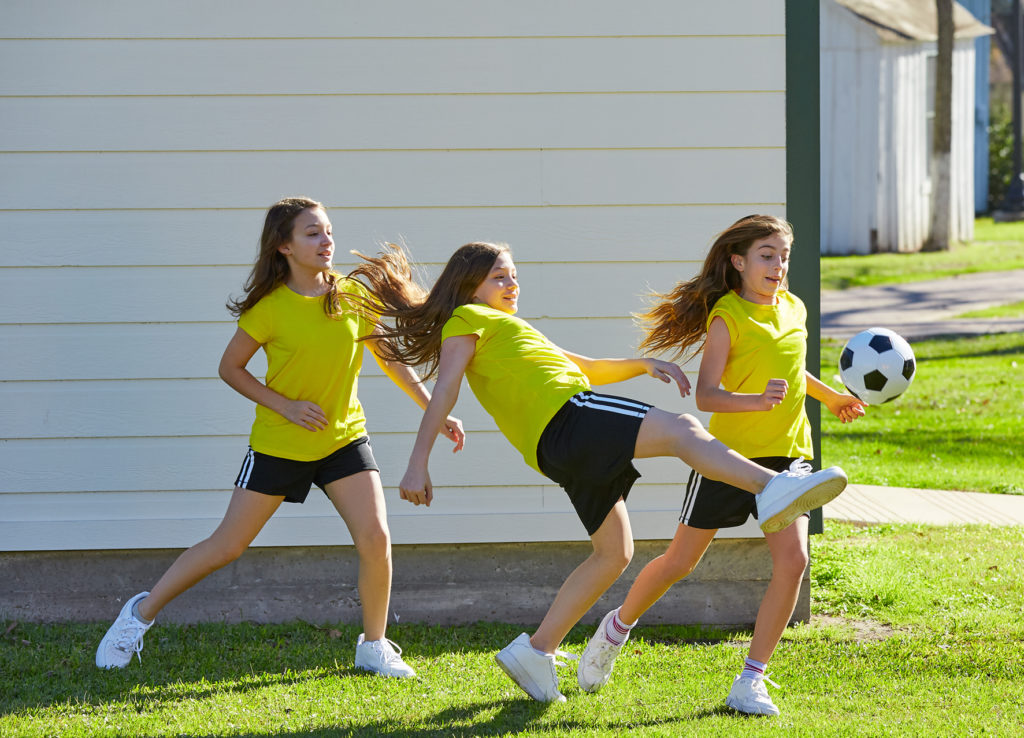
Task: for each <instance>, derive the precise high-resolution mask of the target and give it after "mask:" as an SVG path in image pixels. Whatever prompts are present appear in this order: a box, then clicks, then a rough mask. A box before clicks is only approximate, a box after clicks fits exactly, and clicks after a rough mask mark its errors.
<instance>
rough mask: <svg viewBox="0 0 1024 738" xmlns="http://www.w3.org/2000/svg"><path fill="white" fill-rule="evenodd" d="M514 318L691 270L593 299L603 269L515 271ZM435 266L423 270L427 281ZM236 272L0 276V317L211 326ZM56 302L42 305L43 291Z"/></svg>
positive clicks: (632, 270) (623, 299) (603, 311)
mask: <svg viewBox="0 0 1024 738" xmlns="http://www.w3.org/2000/svg"><path fill="white" fill-rule="evenodd" d="M518 266H519V281H520V285H521V290H522V296H521V297H520V316H521V317H523V318H524V319H526V320H532V319H535V318H538V317H552V316H554V317H561V318H617V317H622V316H624V315H629V314H630V313H632V312H635V311H637V310H640V309H641V308H642V307H643V305H644V303H643V300H642V298H641V295H643V294H645V293H647V292H649V291H650V290H651V289H654V290H657V291H666V290H668V289H669V288H671V287H672V285H673V284H674V282H675V281H676V280H677V279H681V278H683V277H685V276H687V273H688V271H689V268H690V267H689V265H687V266H686V267H682V266H679V267H675V268H672V269H660V270H659V269H652V268H651V265H650V264H646V263H640V264H635V263H631V262H625V261H624V262H620V263H617V264H615V265H614V267H613V268H614V270H615V272H616V278H617V285H618V286H619V288H618V289H615V290H601V291H600V292H599V293H595V289H594V285H595V284H601V280H603V278H604V275H606V274H607V269H608V267H607V266H605V265H603V264H586V263H584V264H575V263H564V262H551V263H537V262H533V263H529V262H528V263H525V264H519V265H518ZM437 269H438V267H431V268H430V269H429V270H426V274H427V275H428V277H429V280H430V281H432V279H433V273H434V272H435V271H436V270H437ZM244 276H245V272H244V271H242V270H241V268H240V267H164V268H162V269H156V268H145V267H123V268H119V269H114V268H111V269H81V270H80V269H18V268H14V267H11V268H8V269H2V270H0V295H2V296H3V297H2V301H0V312H2V315H3V320H4V321H5V322H9V323H23V324H25V323H121V322H123V323H138V322H140V320H141V319H145V320H146V321H147V322H209V321H222V320H223V319H224V317H225V312H226V310H225V308H224V299H225V295H228V294H230V293H231V292H233V291H237V290H236V289H235V287H236V286H237V285H239V284H241V283H242V280H243V279H244ZM48 291H49V292H52V293H53V294H58V295H60V296H61V299H60V300H49V301H43V302H40V301H39V300H33V299H32V298H33V296H38V295H40V294H45V293H47V292H48Z"/></svg>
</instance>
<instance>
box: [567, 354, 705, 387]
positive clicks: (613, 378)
mask: <svg viewBox="0 0 1024 738" xmlns="http://www.w3.org/2000/svg"><path fill="white" fill-rule="evenodd" d="M558 350H559V351H561V352H562V353H563V354H565V356H566V358H568V359H569V361H571V362H572V363H574V364H575V365H576V366H578V367H579V368H580V371H581V372H583V373H584V374H586V375H587V379H589V380H590V382H591V384H613V383H615V382H623V381H625V380H627V379H632V378H633V377H638V376H640V375H641V374H649V375H650V376H652V377H654V378H655V379H660V380H661V381H662V382H665V383H668V382H675V383H676V386H677V387H679V395H680V396H681V397H686V396H687V395H688V394H690V380H688V379H687V378H686V375H685V374H684V373H683V370H682V369H680V368H679V366H678V365H677V364H673V363H672V362H671V361H661V360H660V359H591V358H590V357H589V356H581V355H580V354H574V353H572V352H570V351H566V350H565V349H563V348H560V349H558Z"/></svg>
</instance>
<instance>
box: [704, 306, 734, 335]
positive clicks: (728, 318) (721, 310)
mask: <svg viewBox="0 0 1024 738" xmlns="http://www.w3.org/2000/svg"><path fill="white" fill-rule="evenodd" d="M720 303H721V301H719V303H716V304H715V306H714V307H713V308H711V314H710V315H708V324H707V328H710V327H711V321H712V320H714V319H715V318H721V319H722V320H723V321H724V322H725V327H726V328H728V329H729V343H730V344H735V343H736V339H737V337H738V336H739V328H738V326H737V325H736V318H735V317H734V316H733V315H732V313H730V312H729V311H728V310H727V309H726V308H725V307H723V306H722V305H721V304H720Z"/></svg>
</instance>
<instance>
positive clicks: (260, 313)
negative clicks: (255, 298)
mask: <svg viewBox="0 0 1024 738" xmlns="http://www.w3.org/2000/svg"><path fill="white" fill-rule="evenodd" d="M238 327H239V328H241V329H242V330H243V331H245V332H246V333H248V334H249V336H250V337H252V339H253V340H254V341H256V343H258V344H261V345H262V344H265V343H267V342H268V341H269V340H270V338H271V336H272V335H273V333H274V331H273V323H272V321H271V318H270V311H269V310H267V309H266V307H265V306H264V304H263V300H260V301H259V302H257V303H256V304H255V305H253V306H252V307H251V308H249V309H248V310H246V311H245V312H244V313H242V314H241V315H240V316H238Z"/></svg>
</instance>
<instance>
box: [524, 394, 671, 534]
mask: <svg viewBox="0 0 1024 738" xmlns="http://www.w3.org/2000/svg"><path fill="white" fill-rule="evenodd" d="M650 409H651V405H648V404H647V403H645V402H639V401H637V400H630V399H628V398H626V397H615V396H614V395H599V394H597V393H596V392H590V391H586V392H580V393H578V394H576V395H574V396H572V397H570V398H569V400H567V401H566V403H565V404H564V405H562V407H561V409H559V411H558V412H557V413H555V416H554V417H553V418H552V419H551V421H550V422H549V423H548V424H547V426H546V427H545V428H544V433H543V434H542V435H541V437H540V442H539V443H538V444H537V463H538V466H540V470H541V471H542V472H544V475H545V476H547V477H548V478H549V479H551V480H553V481H555V482H557V483H558V484H559V486H561V487H562V489H564V490H565V491H566V492H567V493H568V495H569V500H570V501H571V502H572V505H573V508H575V510H576V514H577V515H578V516H579V518H580V521H581V522H582V523H583V526H584V527H585V528H586V529H587V533H589V534H590V535H593V534H594V533H596V532H597V529H598V528H600V527H601V523H603V522H604V519H605V518H606V517H608V513H609V512H610V511H611V509H612V507H614V506H615V503H616V502H618V501H619V498H622V499H625V498H626V496H627V495H629V490H630V488H631V487H632V486H633V483H634V482H635V481H636V480H637V479H639V478H640V472H638V471H637V470H636V467H634V466H633V454H634V453H635V452H636V438H637V435H638V434H639V432H640V424H641V423H643V420H644V417H645V416H646V415H647V411H648V410H650Z"/></svg>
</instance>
